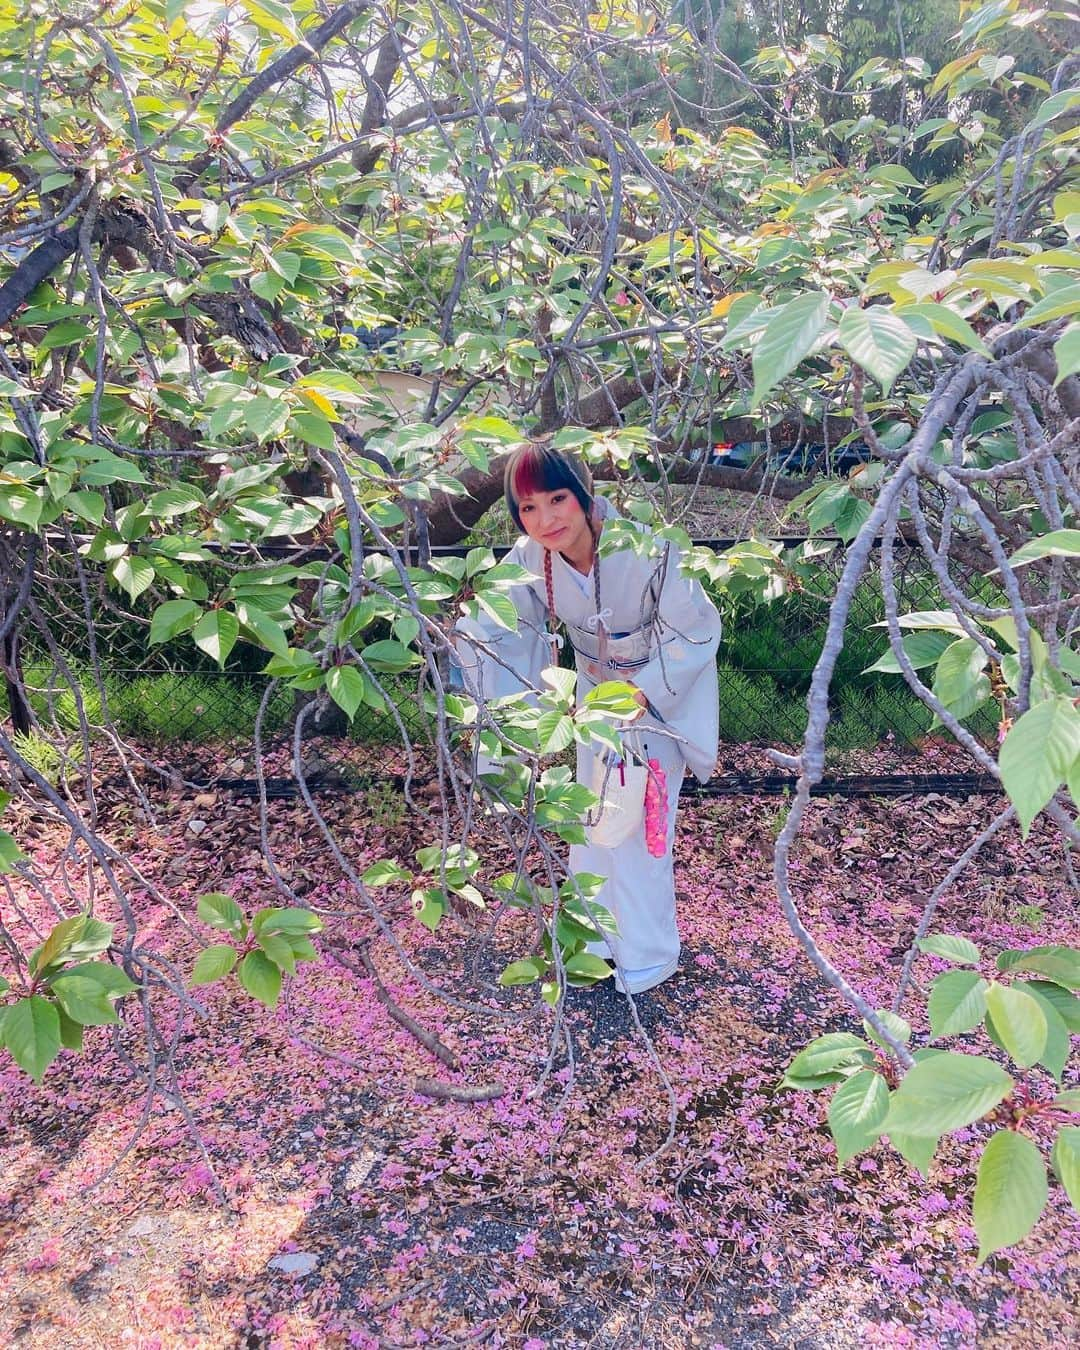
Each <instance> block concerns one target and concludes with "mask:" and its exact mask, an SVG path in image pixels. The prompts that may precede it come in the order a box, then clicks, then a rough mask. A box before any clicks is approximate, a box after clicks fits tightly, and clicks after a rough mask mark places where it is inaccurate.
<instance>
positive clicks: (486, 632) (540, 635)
mask: <svg viewBox="0 0 1080 1350" xmlns="http://www.w3.org/2000/svg"><path fill="white" fill-rule="evenodd" d="M503 561H504V562H507V563H516V564H517V565H518V566H519V567H525V568H529V563H528V561H527V560H526V558H525V555H524V550H523V548H522V545H520V544H517V545H515V546H514V548H512V549H511V550H510V552H509V553H508V554H507V555H506V557H505V558H504V559H503ZM529 570H531V569H529ZM509 595H510V599H511V600H512V601H513V604H514V608H515V609H516V610H517V615H518V626H517V632H511V630H510V629H508V628H503V627H502V626H501V625H500V624H498V623H497V622H496V621H495V620H494V619H492V618H491V617H490V616H489V615H487V614H484V613H481V614H480V615H479V617H477V618H475V619H474V618H463V619H459V620H458V621H457V623H456V624H455V625H454V631H455V633H456V634H457V635H458V642H457V653H458V661H459V663H460V665H461V671H462V675H463V677H464V679H465V685H466V688H467V689H468V691H469V693H470V694H471V695H472V696H473V697H474V698H479V699H492V698H505V697H506V696H507V695H510V694H520V693H522V692H523V691H524V690H526V689H527V688H528V685H529V684H532V685H536V684H539V683H540V672H541V671H542V670H543V669H544V667H545V666H546V665H548V664H549V662H550V660H551V652H550V647H549V645H548V640H547V638H546V637H545V636H544V634H545V631H546V619H547V614H546V606H545V605H544V604H543V602H542V601H541V599H540V597H539V596H538V595H537V593H536V591H535V589H534V588H533V586H532V585H530V583H528V582H522V583H521V584H520V585H517V586H512V587H511V588H510V591H509ZM478 642H479V643H483V644H484V645H485V646H486V647H488V648H490V653H489V652H486V651H483V650H481V649H480V648H479V647H478V646H477V645H476V644H477V643H478Z"/></svg>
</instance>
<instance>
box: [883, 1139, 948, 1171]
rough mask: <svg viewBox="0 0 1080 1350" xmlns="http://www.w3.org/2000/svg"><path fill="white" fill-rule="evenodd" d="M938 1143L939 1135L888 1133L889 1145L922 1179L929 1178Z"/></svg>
mask: <svg viewBox="0 0 1080 1350" xmlns="http://www.w3.org/2000/svg"><path fill="white" fill-rule="evenodd" d="M939 1142H940V1135H937V1136H935V1135H932V1134H928V1135H918V1134H904V1133H902V1132H901V1131H898V1130H890V1131H889V1143H890V1144H892V1146H893V1148H894V1149H896V1151H897V1153H899V1154H900V1156H901V1157H902V1158H903V1159H904V1160H905V1162H909V1163H910V1164H911V1165H912V1167H914V1168H916V1169H917V1170H918V1171H919V1172H921V1173H922V1174H923V1176H924V1177H929V1176H930V1164H931V1163H932V1162H933V1161H934V1154H935V1153H936V1152H937V1146H938V1143H939Z"/></svg>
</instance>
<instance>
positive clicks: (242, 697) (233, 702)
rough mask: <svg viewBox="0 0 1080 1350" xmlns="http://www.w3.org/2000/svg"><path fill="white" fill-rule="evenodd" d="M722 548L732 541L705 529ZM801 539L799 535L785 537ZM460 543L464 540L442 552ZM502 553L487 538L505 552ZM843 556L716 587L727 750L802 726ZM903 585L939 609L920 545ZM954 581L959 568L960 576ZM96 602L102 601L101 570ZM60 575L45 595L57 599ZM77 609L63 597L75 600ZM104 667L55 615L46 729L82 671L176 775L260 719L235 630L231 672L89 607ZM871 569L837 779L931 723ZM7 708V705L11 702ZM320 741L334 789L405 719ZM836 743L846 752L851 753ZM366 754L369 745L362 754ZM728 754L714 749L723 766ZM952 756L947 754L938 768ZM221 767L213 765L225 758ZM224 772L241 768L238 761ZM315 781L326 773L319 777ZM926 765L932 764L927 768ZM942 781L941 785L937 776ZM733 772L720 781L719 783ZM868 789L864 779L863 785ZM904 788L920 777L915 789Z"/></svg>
mask: <svg viewBox="0 0 1080 1350" xmlns="http://www.w3.org/2000/svg"><path fill="white" fill-rule="evenodd" d="M700 542H702V543H705V544H707V545H709V546H712V547H714V548H716V549H718V550H722V549H723V548H725V547H728V546H730V545H731V544H733V543H735V542H736V541H734V540H707V541H700ZM786 542H788V543H798V542H799V541H798V540H791V541H786ZM445 551H446V552H456V553H461V552H463V551H464V550H445ZM501 551H502V550H496V552H497V553H498V552H501ZM843 562H844V550H843V548H842V547H837V548H835V549H834V550H833V551H832V552H831V553H828V554H825V555H824V556H822V557H820V558H818V559H815V561H814V564H813V567H812V568H811V569H810V570H809V571H808V572H807V574H806V576H805V577H804V578H803V579H802V580H801V582H800V583H799V586H800V588H797V589H795V590H793V591H791V592H790V593H788V594H786V595H784V596H782V597H780V598H778V599H776V600H773V601H771V602H769V603H767V604H760V603H757V602H756V601H754V600H753V599H751V598H749V597H742V598H739V597H734V598H733V597H731V596H730V595H728V594H722V595H718V596H717V597H716V599H717V603H718V605H719V607H720V609H721V612H722V615H723V618H724V626H725V635H724V640H723V642H722V644H721V648H720V652H719V656H718V670H719V690H720V729H721V743H722V746H723V747H725V748H730V747H747V746H762V747H764V746H780V747H789V748H790V747H794V746H796V745H798V743H799V742H800V741H801V738H802V735H803V732H804V730H805V725H806V693H807V690H808V688H809V684H810V678H811V674H812V671H813V667H814V663H815V662H816V660H817V657H818V655H819V653H820V651H821V646H822V642H823V640H824V633H825V625H826V622H827V617H828V608H829V597H830V595H831V594H832V592H833V591H834V589H835V582H836V580H837V577H838V575H839V572H840V570H841V568H842V567H843ZM896 571H897V587H898V592H899V598H900V603H901V612H904V611H905V610H915V609H935V608H942V607H943V605H942V601H941V598H940V595H939V594H938V591H937V587H936V584H935V583H934V582H933V578H932V577H931V576H930V574H929V570H928V567H927V564H926V562H925V560H924V559H923V557H922V555H921V553H920V552H918V551H917V550H914V549H909V550H901V551H898V553H897V557H896ZM961 580H962V579H961ZM969 580H970V582H971V584H972V585H973V586H974V587H975V588H976V589H979V588H980V587H981V590H982V593H983V594H984V595H985V598H987V599H993V598H996V597H995V596H994V595H993V588H992V587H991V585H990V583H988V582H987V581H986V580H985V578H971V579H969ZM101 587H102V599H103V601H107V599H108V597H107V593H106V592H105V588H104V580H103V579H102V582H101ZM55 595H56V583H55V578H54V579H53V585H52V592H51V596H52V600H53V603H54V604H55ZM76 608H77V606H75V605H74V604H73V605H72V611H74V610H75V609H76ZM97 613H98V615H100V616H103V617H100V618H99V619H98V635H97V655H98V662H97V667H98V671H99V674H98V675H96V676H95V674H94V666H93V662H92V661H91V659H90V656H91V654H90V652H89V650H88V648H87V646H86V644H85V642H80V641H79V640H78V637H77V636H76V635H77V633H78V631H79V630H78V627H77V625H76V624H75V623H73V622H71V611H69V612H68V614H67V615H66V616H65V615H63V614H57V620H56V629H55V633H54V638H55V642H56V643H57V644H60V649H61V652H62V658H63V667H64V668H63V669H60V668H59V664H58V662H57V661H56V660H55V653H54V654H49V653H48V652H47V651H45V650H44V649H43V648H42V647H41V646H37V647H34V648H26V649H24V652H23V681H24V686H25V688H26V691H27V694H28V697H29V702H30V705H31V707H32V709H33V711H34V714H35V716H36V717H37V718H38V720H39V721H40V723H41V724H42V727H43V728H47V729H50V730H52V731H55V732H59V733H60V734H63V733H65V732H69V733H70V732H71V731H72V730H73V729H74V728H75V726H76V725H77V722H78V717H77V712H76V701H75V696H74V693H73V690H72V688H71V684H72V682H75V683H77V684H78V686H79V689H80V693H81V698H82V702H83V705H84V709H85V711H86V714H87V716H88V719H89V720H90V722H91V723H95V722H100V721H102V720H103V719H104V718H105V716H106V714H107V715H108V717H109V718H110V719H111V721H112V723H113V725H114V726H115V728H116V730H117V731H118V732H119V733H120V734H121V735H122V736H124V737H127V738H129V739H131V740H132V741H134V742H136V743H139V744H141V745H146V746H150V747H155V749H156V752H157V753H158V754H160V755H161V756H162V758H163V759H164V758H167V760H168V762H169V763H170V764H171V765H173V766H175V767H176V768H178V769H179V770H180V771H181V772H184V771H185V768H186V769H187V770H188V771H189V772H190V774H191V775H194V776H196V777H199V776H205V774H206V771H207V766H208V763H209V761H210V760H213V761H217V762H219V763H220V764H221V765H224V764H225V763H226V762H227V761H229V760H230V759H232V758H233V757H234V756H235V755H238V754H241V753H242V752H243V751H245V750H250V746H251V741H252V735H253V731H254V727H255V719H256V714H257V711H258V708H259V706H260V701H261V700H262V698H263V695H264V693H265V691H266V688H267V677H266V676H265V675H262V674H261V673H260V670H261V668H262V666H263V665H264V664H265V660H266V656H265V653H264V652H261V651H258V650H256V649H254V648H251V647H248V646H246V645H245V644H244V643H238V644H237V646H236V648H235V649H234V653H233V655H232V656H231V657H230V659H229V662H228V663H227V666H226V669H225V670H224V671H220V670H218V669H217V667H216V666H215V665H214V664H213V663H212V662H211V661H210V660H209V658H208V657H206V656H204V654H203V653H201V652H199V651H198V650H197V649H196V648H195V647H194V646H193V644H191V643H190V642H182V643H180V642H177V643H171V644H165V645H163V646H160V647H154V648H148V646H147V644H146V628H145V625H140V624H139V623H137V622H133V621H132V620H131V619H130V618H127V617H125V616H124V615H122V614H120V613H118V612H117V611H115V610H114V609H112V608H111V607H110V606H109V605H108V604H103V605H102V606H101V607H99V608H98V609H97ZM883 617H884V606H883V603H882V597H881V590H880V581H879V578H878V576H877V573H876V572H871V574H870V575H868V577H867V578H866V579H865V580H864V581H863V582H862V583H861V584H860V586H859V588H858V590H857V591H856V594H855V597H854V601H853V604H852V609H851V616H850V620H849V625H848V632H847V636H846V638H845V645H844V649H843V651H842V653H841V656H840V659H839V662H838V665H837V669H836V673H835V676H834V680H833V697H832V702H833V706H832V720H831V724H830V728H829V733H828V741H827V746H828V749H829V751H830V753H831V755H832V756H833V760H834V761H835V762H834V764H832V765H830V772H833V770H835V772H834V774H833V776H834V778H835V779H836V781H839V780H841V779H844V778H847V779H850V780H851V781H852V782H854V781H855V779H856V778H857V777H858V778H860V779H866V778H867V772H866V764H865V762H860V760H859V755H860V754H863V756H864V759H865V753H866V752H870V751H873V752H874V764H873V772H872V773H871V774H870V777H871V778H872V779H873V780H874V781H875V782H876V783H878V785H879V788H878V789H877V790H880V785H881V784H882V783H884V782H887V781H888V780H889V779H892V778H895V779H897V781H900V779H901V778H903V777H904V776H906V777H908V778H910V777H911V775H912V765H913V753H914V752H916V751H917V750H918V747H919V746H920V744H921V743H922V741H923V740H924V738H925V737H927V735H928V734H929V733H931V731H932V730H933V728H932V725H931V722H932V719H931V714H930V713H929V711H928V710H927V709H926V708H925V707H924V706H923V705H922V704H921V703H920V702H919V701H918V699H917V698H916V697H915V696H914V695H913V694H912V693H911V692H910V691H909V690H908V689H907V687H906V685H905V684H904V682H903V680H902V679H901V678H900V677H899V676H889V675H884V676H883V675H880V674H867V673H866V670H867V667H868V666H870V665H871V664H872V663H873V662H874V661H875V660H876V659H877V657H878V656H880V655H881V653H882V652H883V651H884V650H885V648H886V646H887V638H886V636H885V632H884V628H883V627H880V626H877V625H879V624H880V623H881V621H882V619H883ZM384 684H385V688H386V692H387V695H388V696H389V697H390V698H391V699H392V701H393V704H394V707H395V708H396V711H397V718H399V719H400V721H401V723H402V724H403V725H404V727H405V730H406V732H407V734H408V735H409V737H410V738H411V739H413V740H414V741H416V742H417V743H419V744H421V745H422V744H423V743H424V742H425V741H427V740H428V739H429V737H430V726H429V721H428V717H427V714H426V713H425V712H424V710H423V707H422V697H421V696H422V690H423V685H422V682H421V680H420V679H419V678H418V677H417V676H416V675H412V676H393V677H386V679H385V681H384ZM297 709H298V700H297V696H296V695H294V694H293V693H292V691H290V690H287V689H285V688H283V687H280V688H278V689H277V690H276V692H275V693H274V694H273V696H272V697H271V698H270V701H269V703H268V705H267V707H266V708H265V710H264V720H263V733H264V744H266V745H268V746H269V747H270V748H274V747H278V746H282V745H283V744H284V742H285V741H286V739H287V738H288V737H289V736H290V735H291V733H292V730H293V726H294V722H295V717H296V713H297ZM0 711H3V712H6V711H7V710H6V709H2V710H0ZM996 720H997V713H996V708H994V707H993V705H990V706H989V707H987V708H984V709H982V710H980V711H979V712H977V713H976V714H975V715H974V716H973V717H972V718H971V719H969V721H968V725H969V726H970V727H971V728H972V730H973V731H974V732H975V734H976V735H979V736H982V737H986V738H990V737H991V736H992V735H993V733H994V731H995V727H996ZM316 730H317V731H319V732H320V733H321V735H320V754H321V755H322V759H323V762H324V767H325V762H326V761H330V764H331V766H332V769H333V771H332V772H330V773H329V774H323V775H322V777H323V778H324V779H326V780H327V784H328V785H329V786H331V787H334V788H337V789H340V788H341V787H342V786H347V785H348V783H349V782H350V781H351V780H353V779H355V778H356V767H355V766H356V762H357V760H358V758H359V759H360V760H363V759H364V757H365V751H364V749H363V748H365V747H367V748H372V747H374V748H377V747H387V748H389V747H391V746H394V745H397V744H399V743H400V739H401V736H400V727H399V725H398V721H397V720H395V717H394V716H393V715H392V714H391V713H390V712H388V711H384V712H377V711H375V710H373V709H371V708H369V707H362V708H361V709H360V710H359V711H358V713H357V715H356V716H355V717H354V718H353V719H352V721H351V723H349V724H348V725H346V724H345V721H344V718H343V717H340V718H331V719H330V721H329V722H327V723H324V724H323V725H322V726H321V727H319V728H316ZM845 756H846V757H847V758H846V759H845ZM367 761H368V763H370V761H371V756H370V754H368V755H367ZM724 762H725V753H723V752H722V754H721V763H722V764H723V763H724ZM959 763H960V761H959V760H955V761H953V762H952V763H950V764H949V765H948V766H947V767H948V772H947V773H946V774H944V775H939V777H941V785H939V787H938V788H937V789H935V790H939V791H940V790H946V791H954V790H961V789H962V787H963V784H964V783H967V784H968V785H969V790H974V789H973V788H972V787H971V786H970V785H972V784H974V783H975V782H976V777H975V776H972V775H969V776H964V775H961V778H962V779H963V781H962V782H961V783H960V784H959V786H958V784H957V781H956V779H957V775H956V772H955V769H956V768H957V767H958V764H959ZM944 767H945V766H943V768H944ZM219 772H220V770H219ZM231 776H232V777H233V778H236V779H238V780H239V779H242V778H243V777H244V775H237V774H236V773H233V774H232V775H231ZM314 777H315V780H316V781H319V779H320V775H319V774H318V773H316V774H315V775H314ZM924 777H925V776H924ZM946 779H947V780H948V782H947V783H946ZM781 781H782V782H784V783H787V782H789V780H787V779H784V778H783V776H780V777H778V776H777V775H776V773H775V769H770V768H769V767H768V765H767V761H765V760H764V758H763V757H762V758H760V759H759V761H758V762H757V763H756V764H748V765H744V764H739V765H737V766H736V767H735V768H734V769H731V768H729V769H728V770H727V772H726V773H725V774H722V775H720V776H718V779H717V780H716V788H717V789H718V790H729V791H742V790H749V788H748V786H747V785H750V786H751V787H752V786H753V785H754V784H757V785H758V789H759V790H762V791H772V790H776V791H780V790H783V788H782V787H776V786H775V784H776V783H779V782H781ZM725 784H726V788H725ZM867 790H870V789H869V788H868V789H867ZM910 790H917V789H915V788H911V789H910Z"/></svg>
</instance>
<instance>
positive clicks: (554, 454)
mask: <svg viewBox="0 0 1080 1350" xmlns="http://www.w3.org/2000/svg"><path fill="white" fill-rule="evenodd" d="M503 482H504V486H505V489H506V506H507V509H508V510H509V512H510V516H511V518H512V520H513V522H514V524H515V525H516V526H517V527H518V529H519V530H520V529H521V528H522V524H521V515H520V513H519V511H518V503H519V502H520V501H521V499H522V497H528V496H531V495H532V494H533V493H534V492H558V491H559V490H560V489H565V490H568V491H570V492H572V493H573V494H574V496H575V497H576V498H577V500H578V504H579V505H580V507H581V509H582V510H583V511H584V512H585V514H586V515H588V514H589V512H590V511H591V510H592V504H593V485H592V474H591V473H590V472H589V470H588V469H587V468H586V467H585V464H584V462H583V461H582V460H580V459H579V458H578V456H577V455H570V454H567V453H566V451H565V450H556V449H554V447H552V446H550V445H523V446H521V447H520V448H519V449H517V450H515V451H514V453H513V454H512V455H511V456H510V459H509V460H508V461H507V465H506V475H505V477H504V480H503Z"/></svg>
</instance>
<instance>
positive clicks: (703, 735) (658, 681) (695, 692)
mask: <svg viewBox="0 0 1080 1350" xmlns="http://www.w3.org/2000/svg"><path fill="white" fill-rule="evenodd" d="M655 623H656V644H657V645H656V647H655V649H654V654H653V656H652V659H651V660H650V661H649V662H648V663H647V664H646V665H645V666H643V667H641V669H640V670H637V671H635V672H634V674H633V681H634V683H635V684H636V685H637V687H638V688H639V689H640V690H641V691H642V693H643V694H644V695H645V697H646V698H647V699H648V700H649V704H650V709H651V711H652V712H653V713H654V714H655V715H656V716H657V718H658V719H659V720H660V721H662V722H664V723H666V724H667V725H668V726H669V727H670V728H671V729H672V730H674V731H675V732H677V733H678V735H679V736H680V737H681V739H682V742H683V755H684V758H685V759H686V762H687V764H688V765H689V766H690V768H691V769H692V770H693V772H694V773H695V774H696V775H697V776H698V777H699V778H700V779H702V781H704V780H705V779H706V778H708V776H709V775H710V774H711V773H712V771H713V767H714V765H715V761H716V750H717V735H718V721H719V709H718V687H717V675H716V650H717V647H718V646H719V644H720V631H721V622H720V615H719V614H718V613H717V610H716V606H715V605H713V603H712V602H711V601H710V600H709V598H708V596H707V595H706V594H705V592H704V590H702V588H701V585H700V583H699V582H697V581H694V580H692V579H690V578H689V577H684V576H683V575H682V573H681V572H680V571H679V570H678V562H677V560H676V559H674V558H673V559H672V565H671V567H670V568H669V571H668V574H667V576H666V577H665V580H664V586H663V590H662V591H661V593H660V599H659V601H658V604H657V613H656V620H655Z"/></svg>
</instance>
